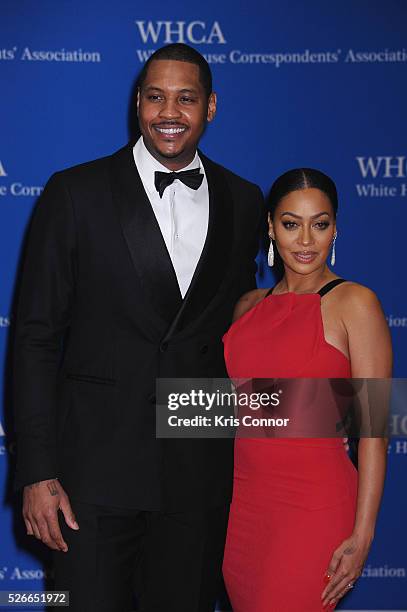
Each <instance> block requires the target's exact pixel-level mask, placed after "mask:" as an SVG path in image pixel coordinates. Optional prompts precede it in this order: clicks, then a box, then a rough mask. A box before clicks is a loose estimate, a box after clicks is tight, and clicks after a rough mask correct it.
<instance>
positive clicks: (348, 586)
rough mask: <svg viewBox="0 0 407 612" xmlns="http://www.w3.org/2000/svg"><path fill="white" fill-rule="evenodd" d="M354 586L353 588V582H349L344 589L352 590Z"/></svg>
mask: <svg viewBox="0 0 407 612" xmlns="http://www.w3.org/2000/svg"><path fill="white" fill-rule="evenodd" d="M354 586H355V585H354V584H353V582H349V583H348V584H347V585H346V588H347V589H353V587H354Z"/></svg>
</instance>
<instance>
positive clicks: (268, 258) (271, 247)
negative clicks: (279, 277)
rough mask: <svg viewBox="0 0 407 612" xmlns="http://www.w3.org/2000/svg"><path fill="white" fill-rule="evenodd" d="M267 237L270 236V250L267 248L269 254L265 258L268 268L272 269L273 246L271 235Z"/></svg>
mask: <svg viewBox="0 0 407 612" xmlns="http://www.w3.org/2000/svg"><path fill="white" fill-rule="evenodd" d="M269 236H270V248H269V252H268V256H267V262H268V265H269V266H270V268H272V267H273V266H274V246H273V239H272V237H271V234H269Z"/></svg>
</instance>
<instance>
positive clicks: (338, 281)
mask: <svg viewBox="0 0 407 612" xmlns="http://www.w3.org/2000/svg"><path fill="white" fill-rule="evenodd" d="M345 282H346V279H345V278H334V279H333V280H331V281H329V283H327V284H326V285H324V286H323V287H321V289H320V290H319V291H318V295H320V296H321V297H322V296H323V295H325V294H326V293H328V291H331V289H333V288H334V287H336V286H337V285H340V284H341V283H345Z"/></svg>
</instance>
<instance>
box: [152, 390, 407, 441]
mask: <svg viewBox="0 0 407 612" xmlns="http://www.w3.org/2000/svg"><path fill="white" fill-rule="evenodd" d="M156 397H157V403H156V435H157V437H158V438H230V437H235V436H237V437H249V438H256V437H257V438H259V437H260V438H343V437H344V436H349V437H354V438H360V437H375V438H376V437H377V438H380V437H390V436H397V437H403V436H407V408H406V406H407V402H406V399H407V379H377V378H375V379H362V378H357V379H355V378H353V379H350V378H346V379H345V378H329V379H328V378H279V379H234V380H233V381H231V380H230V379H226V378H225V379H223V378H222V379H220V378H205V379H204V378H199V379H191V378H188V379H172V378H171V379H170V378H161V379H157V385H156Z"/></svg>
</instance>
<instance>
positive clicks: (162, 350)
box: [160, 342, 168, 353]
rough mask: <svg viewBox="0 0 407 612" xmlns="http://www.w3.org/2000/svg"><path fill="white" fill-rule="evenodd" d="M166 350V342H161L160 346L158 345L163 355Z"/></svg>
mask: <svg viewBox="0 0 407 612" xmlns="http://www.w3.org/2000/svg"><path fill="white" fill-rule="evenodd" d="M167 348H168V342H161V344H160V351H161V352H162V353H165V351H166V350H167Z"/></svg>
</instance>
